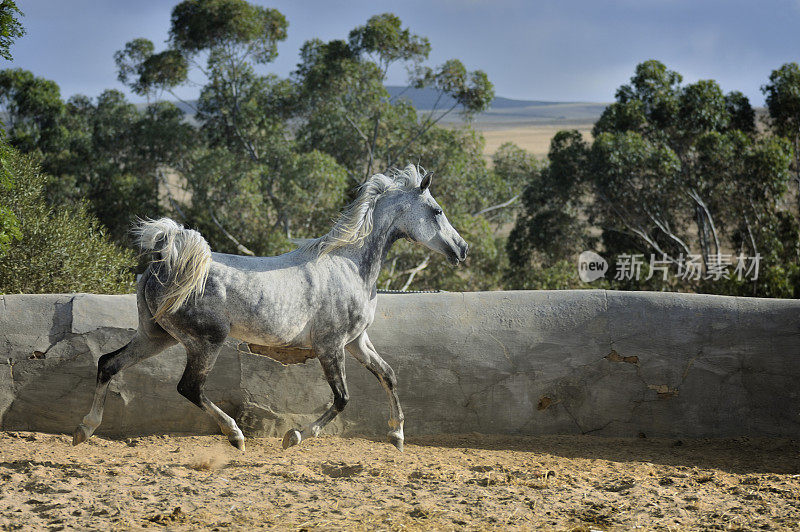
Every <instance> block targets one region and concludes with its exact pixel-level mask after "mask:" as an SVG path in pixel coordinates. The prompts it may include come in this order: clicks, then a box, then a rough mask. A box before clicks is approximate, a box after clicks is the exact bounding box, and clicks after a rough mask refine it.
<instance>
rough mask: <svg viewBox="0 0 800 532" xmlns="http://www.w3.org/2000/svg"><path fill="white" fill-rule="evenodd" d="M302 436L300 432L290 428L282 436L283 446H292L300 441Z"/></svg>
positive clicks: (286, 447)
mask: <svg viewBox="0 0 800 532" xmlns="http://www.w3.org/2000/svg"><path fill="white" fill-rule="evenodd" d="M302 439H303V437H302V436H301V435H300V432H298V431H296V430H294V429H292V430H290V431H289V432H287V433H286V434H284V436H283V448H284V449H288V448H289V447H293V446H295V445H297V444H298V443H300V440H302Z"/></svg>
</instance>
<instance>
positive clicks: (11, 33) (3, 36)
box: [0, 0, 25, 61]
mask: <svg viewBox="0 0 800 532" xmlns="http://www.w3.org/2000/svg"><path fill="white" fill-rule="evenodd" d="M18 15H22V11H20V10H19V8H18V7H17V4H16V2H14V1H13V0H2V2H0V57H2V58H3V59H5V60H7V61H11V59H13V57H12V56H11V45H12V44H14V41H15V40H16V39H18V38H20V37H22V36H23V35H25V28H23V27H22V24H21V23H20V22H19V20H18V19H17V16H18Z"/></svg>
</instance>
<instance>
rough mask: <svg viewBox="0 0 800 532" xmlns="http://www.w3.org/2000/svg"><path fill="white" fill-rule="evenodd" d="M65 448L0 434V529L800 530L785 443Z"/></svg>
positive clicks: (185, 443) (530, 441) (550, 439)
mask: <svg viewBox="0 0 800 532" xmlns="http://www.w3.org/2000/svg"><path fill="white" fill-rule="evenodd" d="M247 446H248V447H247V451H246V452H244V453H241V452H239V451H237V450H236V449H234V448H232V447H230V446H229V445H228V444H227V441H225V440H224V438H223V437H222V436H194V437H193V436H152V437H144V438H134V439H129V440H109V439H103V438H98V437H94V438H92V439H91V440H90V441H89V442H88V443H86V444H83V445H82V446H80V447H74V448H73V447H72V446H71V444H70V438H68V437H67V436H60V435H47V434H39V433H10V432H6V433H0V529H2V530H63V529H81V530H89V529H96V530H130V529H142V528H149V529H167V530H190V529H203V530H248V529H253V528H270V529H281V530H286V529H293V530H300V529H309V530H312V529H319V530H337V529H338V530H372V529H379V530H384V529H385V530H422V529H436V530H448V529H470V530H474V529H479V530H487V529H488V530H491V529H498V530H509V529H512V530H513V529H547V530H553V529H557V530H558V529H560V530H587V531H588V530H611V529H625V530H630V529H633V528H642V529H645V530H648V529H656V530H660V529H668V530H683V529H698V528H703V529H715V530H742V529H746V530H755V529H761V530H775V529H791V528H797V527H798V526H800V454H799V453H800V442H798V441H793V440H777V439H771V440H766V439H765V440H760V439H759V440H756V439H742V438H740V439H734V440H684V441H678V440H656V439H647V438H640V439H608V438H601V437H593V436H547V437H507V436H483V435H463V436H437V437H419V438H410V439H409V440H408V441H407V442H406V449H405V452H404V453H402V454H401V453H399V452H398V451H397V450H395V449H394V447H392V446H390V445H389V444H387V443H384V442H377V441H371V440H369V439H363V438H340V437H333V436H325V437H321V438H318V439H316V440H308V441H304V442H303V444H302V445H301V446H300V447H295V448H292V449H289V450H287V451H284V450H282V449H281V447H280V441H279V440H278V439H277V438H263V439H248V440H247Z"/></svg>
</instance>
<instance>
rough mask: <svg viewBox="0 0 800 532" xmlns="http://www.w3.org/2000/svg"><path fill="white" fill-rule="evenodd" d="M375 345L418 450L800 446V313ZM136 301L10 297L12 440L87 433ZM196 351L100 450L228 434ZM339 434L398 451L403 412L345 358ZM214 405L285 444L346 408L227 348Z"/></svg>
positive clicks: (565, 298) (407, 322) (538, 296)
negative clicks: (191, 379)
mask: <svg viewBox="0 0 800 532" xmlns="http://www.w3.org/2000/svg"><path fill="white" fill-rule="evenodd" d="M378 297H379V299H378V310H377V313H376V318H375V323H374V324H373V325H372V327H371V328H370V330H369V332H370V337H371V338H372V341H373V343H374V344H375V347H376V348H377V349H378V351H379V352H380V353H381V354H382V355H383V357H384V358H385V359H386V360H387V361H388V362H389V363H390V364H391V365H392V366H393V367H394V369H395V371H396V372H397V374H398V378H399V380H400V399H401V402H402V404H403V406H404V410H405V414H406V433H407V434H410V435H413V434H424V433H442V432H453V433H465V432H483V433H509V434H552V433H592V434H601V435H609V436H636V435H637V434H639V433H644V434H646V435H647V436H651V437H655V436H664V437H706V436H709V437H710V436H744V435H765V436H788V437H798V436H800V301H794V300H767V299H750V298H734V297H722V296H705V295H688V294H673V293H648V292H613V291H602V290H580V291H535V292H522V291H521V292H479V293H439V294H398V295H394V294H392V295H380V296H378ZM136 324H137V317H136V305H135V299H134V296H132V295H131V296H98V295H88V294H77V295H7V296H0V345H2V349H3V353H2V355H1V356H0V422H1V423H2V425H1V426H2V428H3V429H5V430H37V431H47V432H72V430H73V429H74V428H75V426H76V425H77V423H78V422H79V421H80V419H81V418H82V417H83V415H84V414H85V413H86V411H87V410H88V408H89V405H90V403H91V397H92V392H93V389H94V380H95V372H96V365H97V360H98V358H99V357H100V355H102V354H103V353H106V352H109V351H112V350H114V349H117V348H118V347H120V346H122V345H124V344H125V343H127V341H128V340H129V338H130V337H131V336H132V335H133V332H134V329H135V327H136ZM185 358H186V357H185V354H184V352H183V349H182V348H181V347H174V348H171V349H169V350H167V351H165V352H164V353H162V354H160V355H158V356H156V357H154V358H152V359H150V360H147V361H145V362H143V363H141V364H140V365H138V366H136V367H134V368H131V369H129V370H126V371H125V372H123V373H121V374H120V375H118V376H117V377H115V379H114V380H113V381H112V385H111V388H110V393H109V396H108V401H107V403H106V414H105V418H104V422H103V424H102V425H101V427H100V429H98V431H97V433H98V434H106V435H115V436H121V435H129V436H132V435H138V434H152V433H163V432H187V433H215V432H217V428H216V425H215V424H214V423H213V422H212V421H211V420H210V419H209V418H208V417H207V416H206V415H205V414H204V413H203V412H202V411H200V410H199V409H197V408H196V407H195V406H193V405H192V404H190V403H189V402H188V401H186V400H185V399H184V398H182V397H181V396H180V395H178V393H177V391H176V390H175V386H176V384H177V382H178V379H179V378H180V375H181V373H182V370H183V365H184V363H185ZM347 364H348V366H347V376H348V384H349V388H350V398H351V399H350V403H349V404H348V406H347V409H346V410H345V412H344V413H343V414H342V415H341V416H339V418H338V419H337V420H336V421H335V422H334V423H332V425H331V426H329V429H327V430H328V432H333V433H360V434H383V433H385V431H386V428H387V427H386V419H387V415H388V405H387V400H386V396H385V394H384V392H383V390H382V388H381V387H380V385H379V383H378V382H377V381H376V380H375V378H374V377H373V376H372V374H370V373H369V372H368V371H366V370H365V369H364V368H363V367H361V366H360V365H359V364H358V363H357V362H356V361H355V360H354V359H352V358H348V361H347ZM207 392H208V395H209V397H210V398H211V399H212V400H213V401H215V402H217V404H219V405H220V407H221V408H223V409H224V410H225V411H227V412H229V413H230V414H231V415H233V416H234V417H235V418H236V419H237V421H238V422H239V424H240V426H241V427H242V429H243V430H245V432H247V433H249V434H250V435H271V436H275V435H282V434H283V432H285V430H287V429H288V428H290V427H292V426H294V425H295V424H298V423H303V424H304V423H307V422H309V421H310V420H312V419H314V418H316V417H317V416H318V415H319V414H320V413H321V412H322V410H323V409H324V407H325V406H326V405H327V403H328V402H329V401H330V399H331V393H330V389H329V387H328V385H327V383H326V382H325V380H324V378H323V376H322V372H321V370H320V368H319V364H318V362H317V361H316V360H310V361H308V362H306V363H305V364H302V365H294V366H282V365H280V364H278V363H277V362H274V361H272V360H270V359H268V358H265V357H262V356H255V355H252V354H247V353H244V352H243V350H242V349H240V348H238V347H237V342H235V341H233V340H230V341H229V342H228V344H227V345H226V346H225V348H224V350H223V352H222V354H221V355H220V357H219V361H218V362H217V365H216V367H215V369H214V371H213V372H212V374H211V376H210V378H209V382H208V386H207Z"/></svg>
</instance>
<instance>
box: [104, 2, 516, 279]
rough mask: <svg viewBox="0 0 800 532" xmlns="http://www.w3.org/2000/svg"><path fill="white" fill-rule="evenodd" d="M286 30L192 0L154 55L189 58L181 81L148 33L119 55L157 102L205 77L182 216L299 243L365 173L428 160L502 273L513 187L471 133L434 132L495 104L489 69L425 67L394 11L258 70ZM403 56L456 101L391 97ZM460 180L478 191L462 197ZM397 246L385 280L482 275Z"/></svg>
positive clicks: (477, 259) (229, 242)
mask: <svg viewBox="0 0 800 532" xmlns="http://www.w3.org/2000/svg"><path fill="white" fill-rule="evenodd" d="M286 27H287V24H286V21H285V19H284V18H283V16H282V15H281V14H280V13H278V12H277V11H274V10H265V9H263V8H260V7H255V6H251V5H250V4H248V3H247V2H244V1H242V0H214V1H200V0H198V1H194V0H193V1H186V2H182V3H180V4H178V6H176V7H175V9H174V10H173V14H172V25H171V30H170V41H169V45H168V48H167V50H165V51H164V52H160V53H162V54H163V53H166V52H171V53H175V54H179V55H180V56H181V57H183V62H184V63H185V64H186V65H188V71H187V72H188V74H187V75H186V76H184V75H183V73H182V71H181V70H180V69H179V68H177V67H169V68H168V65H167V64H166V63H162V62H160V60H158V61H157V60H154V59H153V58H154V57H156V56H157V55H158V53H157V52H156V50H155V48H154V47H153V46H152V44H151V43H149V41H146V40H143V39H136V40H133V41H131V42H130V43H128V44H127V45H126V47H125V48H124V49H123V50H121V51H120V52H118V53H117V55H116V57H117V64H118V68H119V76H120V80H122V81H123V82H125V83H126V84H128V85H129V86H130V87H131V88H132V89H133V90H135V91H138V92H139V93H140V94H143V95H146V96H148V97H149V98H151V97H152V98H158V97H160V95H161V93H164V92H166V93H169V92H170V91H171V90H172V89H173V88H174V87H175V86H177V85H178V84H181V83H184V82H186V81H187V80H188V79H189V77H190V76H192V75H193V72H195V71H199V73H201V74H202V75H203V76H204V77H205V80H206V81H205V83H204V84H203V86H202V89H201V94H200V99H199V100H198V103H197V114H196V115H195V119H196V120H197V122H198V123H199V129H200V132H201V135H200V136H199V138H198V140H199V145H198V146H196V147H195V148H194V149H193V150H192V153H191V155H190V156H189V157H186V158H185V159H183V160H182V161H180V163H179V164H178V165H176V166H175V167H174V170H176V171H177V172H178V173H179V174H180V175H181V176H182V177H183V178H184V179H185V181H186V187H187V189H188V191H189V192H190V195H191V203H188V202H186V203H184V202H181V201H177V200H175V198H173V200H174V201H172V202H171V204H172V205H173V211H174V213H175V214H176V215H177V216H178V217H179V218H183V219H184V221H185V222H187V223H191V224H192V225H194V226H196V227H198V228H199V229H200V230H202V231H203V233H204V234H206V236H207V237H208V238H209V239H210V240H211V242H212V245H213V246H214V247H215V248H216V249H220V250H223V251H232V252H238V253H253V254H274V253H279V252H282V251H287V250H288V249H291V248H292V246H293V245H292V243H291V241H292V240H293V239H296V238H301V239H302V238H310V237H316V236H319V234H321V233H323V232H325V231H327V230H328V228H329V223H330V221H331V220H332V218H334V216H335V215H336V213H337V212H338V211H339V210H340V209H341V208H342V207H343V206H344V205H345V204H346V202H347V200H348V198H349V197H350V193H351V191H352V189H353V187H354V186H356V185H358V184H360V183H361V182H362V181H363V180H364V179H365V178H366V177H368V176H369V175H372V174H373V173H376V172H380V171H387V170H388V169H390V168H391V167H392V166H393V165H405V164H406V163H407V162H408V161H409V160H411V159H414V160H420V161H424V165H425V166H426V167H428V168H429V169H431V170H434V171H435V172H436V175H437V180H436V183H437V185H436V186H437V191H440V192H437V195H438V196H439V197H440V198H445V200H443V201H445V202H446V203H445V205H446V207H447V208H448V212H449V213H452V214H451V219H453V220H454V221H457V222H458V223H463V224H464V226H466V227H468V229H467V236H469V237H474V238H475V239H476V240H479V241H481V242H485V243H486V247H485V249H487V250H490V251H488V252H487V254H486V255H485V256H482V255H481V253H480V252H477V253H474V254H473V256H472V258H471V261H472V262H473V264H476V263H481V264H485V266H484V267H482V268H480V269H481V270H483V271H484V272H491V275H489V276H488V277H491V278H492V279H497V278H498V277H497V275H496V273H495V272H496V271H497V270H498V268H491V267H490V264H492V261H493V260H501V259H500V258H499V257H500V256H501V255H502V249H503V247H502V245H499V244H498V243H497V242H496V239H494V238H493V237H492V232H493V228H494V227H496V226H497V224H500V223H503V220H505V221H506V222H507V221H508V219H509V215H508V209H504V208H503V207H505V205H503V204H505V203H508V205H511V204H513V202H514V201H515V200H514V198H515V196H516V195H518V192H519V191H518V188H519V185H515V184H513V183H511V182H509V181H504V180H503V179H500V178H499V177H498V174H495V173H494V172H490V171H489V170H488V169H487V168H486V165H485V162H484V161H483V157H482V153H481V149H482V144H481V141H480V140H479V138H478V137H477V136H476V135H475V133H474V131H472V130H471V129H468V130H464V131H447V130H444V129H440V128H437V127H435V124H436V122H437V121H438V120H440V119H441V116H443V114H444V113H447V112H450V111H451V110H453V109H455V108H458V107H460V108H461V109H462V111H463V112H464V113H466V114H467V115H470V114H473V113H475V112H477V111H479V110H481V109H484V108H485V107H486V106H487V105H488V104H489V102H490V101H491V99H492V97H493V91H492V86H491V83H490V82H489V81H488V79H487V78H486V75H485V74H483V73H481V72H479V71H478V72H473V73H469V72H467V71H466V69H464V67H463V65H462V64H461V63H460V62H458V61H457V60H453V61H449V62H447V63H446V64H445V65H443V66H442V67H441V68H439V69H437V70H433V69H423V67H422V66H421V65H422V62H423V61H424V60H425V59H426V58H427V56H428V53H429V51H430V44H429V42H428V40H427V39H426V38H424V37H421V36H418V35H416V34H414V33H413V32H411V30H410V29H408V28H405V27H403V25H402V22H401V21H400V19H399V18H398V17H396V16H395V15H392V14H388V13H387V14H382V15H376V16H374V17H371V18H370V19H369V20H368V21H367V22H366V24H364V25H362V26H358V27H357V28H355V29H353V31H351V32H350V33H349V35H348V38H347V39H346V40H345V39H341V40H333V41H330V42H322V41H320V40H311V41H309V42H307V43H305V44H304V45H303V48H302V50H301V60H300V64H299V65H298V67H297V70H296V72H295V73H294V74H293V76H292V78H290V79H281V78H279V77H277V76H275V75H271V74H266V75H262V74H259V73H257V72H256V68H255V67H256V66H257V65H260V64H265V63H268V62H269V61H271V60H272V59H274V57H275V53H276V44H277V42H279V41H280V40H282V39H284V38H285V37H286ZM178 63H179V61H178V60H177V59H176V60H172V61H171V62H170V63H169V64H170V65H178ZM400 64H402V65H405V66H406V67H407V69H408V70H409V71H410V72H412V73H414V75H415V76H418V75H419V74H420V73H421V72H425V76H422V77H419V76H418V77H415V78H414V80H413V81H414V83H417V84H429V85H433V86H435V87H436V88H437V90H439V91H440V92H441V93H442V94H443V95H447V98H448V99H449V100H451V101H454V104H452V106H451V108H450V109H447V110H443V111H441V112H440V113H438V114H437V115H436V116H432V115H428V116H425V117H418V116H417V113H416V111H415V110H414V109H413V108H412V107H411V105H410V104H409V103H408V102H407V101H406V100H400V101H392V100H391V99H390V98H389V95H388V92H387V91H386V89H385V87H384V81H385V78H386V74H387V71H388V69H389V68H390V67H392V66H393V65H400ZM151 67H152V68H151ZM422 78H424V79H422ZM153 80H156V81H153ZM459 185H461V187H459ZM465 187H469V188H470V190H474V191H475V193H474V194H472V195H468V194H464V193H463V191H464V188H465ZM515 187H516V188H515ZM459 190H460V191H461V192H462V193H458V191H459ZM509 200H512V201H511V202H509ZM498 204H499V206H498ZM484 209H488V210H486V211H485V212H481V211H483V210H484ZM476 213H477V214H476ZM469 231H474V232H475V234H474V235H471V234H469ZM473 249H475V248H474V247H473ZM498 250H499V252H498ZM393 253H396V254H395V255H392V256H390V263H391V265H392V266H393V268H390V273H389V274H388V275H387V276H385V277H384V278H383V279H382V281H381V282H382V283H383V286H393V287H397V286H398V284H399V287H410V286H411V285H412V283H431V284H438V285H440V286H441V285H443V284H446V285H448V286H456V285H459V286H463V283H471V282H480V281H481V280H485V279H487V278H488V277H487V276H485V275H483V276H482V275H481V274H476V275H475V276H474V277H471V275H470V274H454V273H453V272H452V270H444V269H443V268H440V265H439V264H438V263H437V264H435V265H431V264H430V262H431V261H430V257H429V254H427V253H425V252H422V251H420V250H419V249H405V248H403V247H402V246H400V247H398V248H397V250H396V251H393ZM481 257H483V258H481ZM484 259H485V260H484ZM490 282H494V281H487V285H489V283H490Z"/></svg>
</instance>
